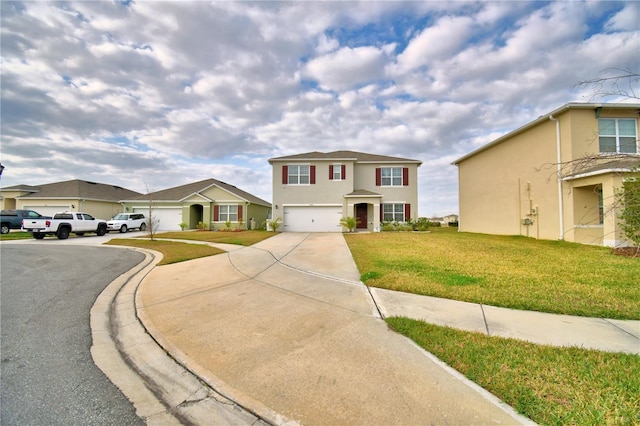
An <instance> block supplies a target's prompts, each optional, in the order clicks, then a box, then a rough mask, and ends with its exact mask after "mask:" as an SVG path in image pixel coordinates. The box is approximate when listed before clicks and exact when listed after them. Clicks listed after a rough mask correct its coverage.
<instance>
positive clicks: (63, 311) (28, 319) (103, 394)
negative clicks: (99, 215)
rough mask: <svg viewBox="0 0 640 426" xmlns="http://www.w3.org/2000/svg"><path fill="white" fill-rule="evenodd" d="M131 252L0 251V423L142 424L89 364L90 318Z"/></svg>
mask: <svg viewBox="0 0 640 426" xmlns="http://www.w3.org/2000/svg"><path fill="white" fill-rule="evenodd" d="M142 259H143V255H142V254H141V253H137V252H133V251H130V250H124V249H116V248H107V247H89V246H75V245H59V244H46V243H45V244H42V243H39V244H38V243H35V244H24V243H22V244H11V243H3V244H1V245H0V268H1V269H0V319H1V321H0V324H1V325H0V327H1V329H0V338H1V342H0V349H1V350H0V359H1V369H0V373H1V376H0V424H2V425H27V424H28V425H79V424H82V425H143V424H144V422H143V421H142V419H140V418H139V417H137V416H136V414H135V410H134V408H133V405H132V404H131V403H130V402H129V401H128V400H127V399H126V398H125V397H124V396H123V394H122V393H121V392H120V391H119V390H118V388H116V387H115V386H114V385H113V384H112V383H111V382H110V381H109V379H108V378H107V377H106V376H105V375H104V374H103V373H102V371H100V370H99V369H98V368H97V367H96V366H95V365H94V363H93V359H92V358H91V353H90V347H91V330H90V327H89V311H90V309H91V306H92V305H93V303H94V301H95V299H96V297H97V296H98V295H99V294H100V292H102V290H103V289H104V288H105V287H106V286H107V285H108V284H109V283H110V282H111V281H113V279H115V278H116V277H117V276H119V275H120V274H122V273H123V272H125V271H127V270H129V269H130V268H131V267H133V266H135V265H136V264H138V263H139V262H140V261H142Z"/></svg>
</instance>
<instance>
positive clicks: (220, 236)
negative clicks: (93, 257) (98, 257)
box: [105, 231, 276, 265]
mask: <svg viewBox="0 0 640 426" xmlns="http://www.w3.org/2000/svg"><path fill="white" fill-rule="evenodd" d="M274 235H276V234H275V233H273V232H266V231H238V232H212V231H196V232H163V233H158V234H155V235H154V238H155V239H154V240H153V241H151V240H149V239H147V238H148V235H145V236H142V237H141V238H145V239H134V238H114V239H112V240H110V241H108V242H106V243H105V244H107V245H120V246H128V247H139V248H147V249H150V250H156V251H159V252H160V253H162V254H163V258H162V261H161V262H160V263H158V265H166V264H169V263H176V262H184V261H186V260H191V259H197V258H200V257H206V256H214V255H216V254H220V253H224V250H220V249H218V248H215V247H211V246H208V245H206V244H194V243H181V242H176V241H167V239H172V240H175V239H179V240H186V241H199V242H209V243H226V244H237V245H242V246H250V245H252V244H255V243H257V242H260V241H262V240H265V239H267V238H269V237H273V236H274Z"/></svg>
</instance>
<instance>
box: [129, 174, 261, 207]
mask: <svg viewBox="0 0 640 426" xmlns="http://www.w3.org/2000/svg"><path fill="white" fill-rule="evenodd" d="M214 185H215V186H218V187H219V188H222V189H224V190H225V191H228V192H230V193H232V194H234V195H236V196H238V197H240V198H242V199H245V200H247V201H249V202H250V203H252V204H258V205H262V206H267V207H271V203H269V202H268V201H265V200H263V199H261V198H258V197H256V196H255V195H252V194H250V193H248V192H246V191H243V190H242V189H240V188H238V187H236V186H233V185H230V184H228V183H226V182H222V181H219V180H217V179H205V180H201V181H199V182H194V183H188V184H186V185H181V186H176V187H173V188H167V189H163V190H160V191H156V192H151V193H149V194H146V195H143V194H141V195H139V196H137V197H133V198H127V199H126V200H127V201H137V200H148V199H150V198H151V199H152V200H154V201H174V202H179V201H181V200H183V199H185V198H187V197H189V196H190V195H193V194H198V193H201V192H202V191H204V190H205V189H207V188H210V187H212V186H214ZM124 200H125V199H122V201H124Z"/></svg>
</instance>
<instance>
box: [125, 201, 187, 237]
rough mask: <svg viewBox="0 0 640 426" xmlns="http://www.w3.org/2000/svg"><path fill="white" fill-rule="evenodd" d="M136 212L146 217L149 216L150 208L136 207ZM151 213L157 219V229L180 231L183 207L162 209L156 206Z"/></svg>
mask: <svg viewBox="0 0 640 426" xmlns="http://www.w3.org/2000/svg"><path fill="white" fill-rule="evenodd" d="M133 211H134V212H135V213H142V214H143V215H144V216H145V217H149V208H148V207H146V208H145V207H141V208H134V209H133ZM151 214H152V215H153V217H154V219H156V223H154V225H155V226H156V228H155V230H156V231H179V230H180V224H181V223H182V209H181V208H177V209H161V208H159V207H154V208H153V210H152V212H151Z"/></svg>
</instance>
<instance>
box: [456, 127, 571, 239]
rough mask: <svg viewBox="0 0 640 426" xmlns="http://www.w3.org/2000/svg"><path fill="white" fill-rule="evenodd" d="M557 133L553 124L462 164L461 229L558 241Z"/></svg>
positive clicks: (459, 172)
mask: <svg viewBox="0 0 640 426" xmlns="http://www.w3.org/2000/svg"><path fill="white" fill-rule="evenodd" d="M555 135H556V127H555V123H554V122H552V121H549V122H546V123H543V124H542V125H540V126H539V127H537V128H535V129H532V131H530V132H528V133H523V134H520V135H517V136H516V137H514V138H513V139H512V140H510V141H509V143H501V144H499V145H496V146H494V147H492V148H491V149H489V150H486V151H483V152H480V153H479V154H477V155H475V156H473V157H471V158H469V159H467V160H465V161H464V162H462V163H460V164H459V169H458V175H459V194H460V195H459V196H460V221H459V229H460V231H463V232H481V233H489V234H499V235H527V236H533V237H536V238H549V239H557V238H558V235H559V219H558V214H557V212H558V205H559V201H558V190H557V183H556V182H557V180H556V167H555V165H554V163H555V159H556V144H555V141H556V137H555ZM532 209H535V213H536V214H535V215H534V214H531V213H532ZM525 219H529V220H531V221H532V223H533V224H532V225H523V223H522V221H523V220H525Z"/></svg>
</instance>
